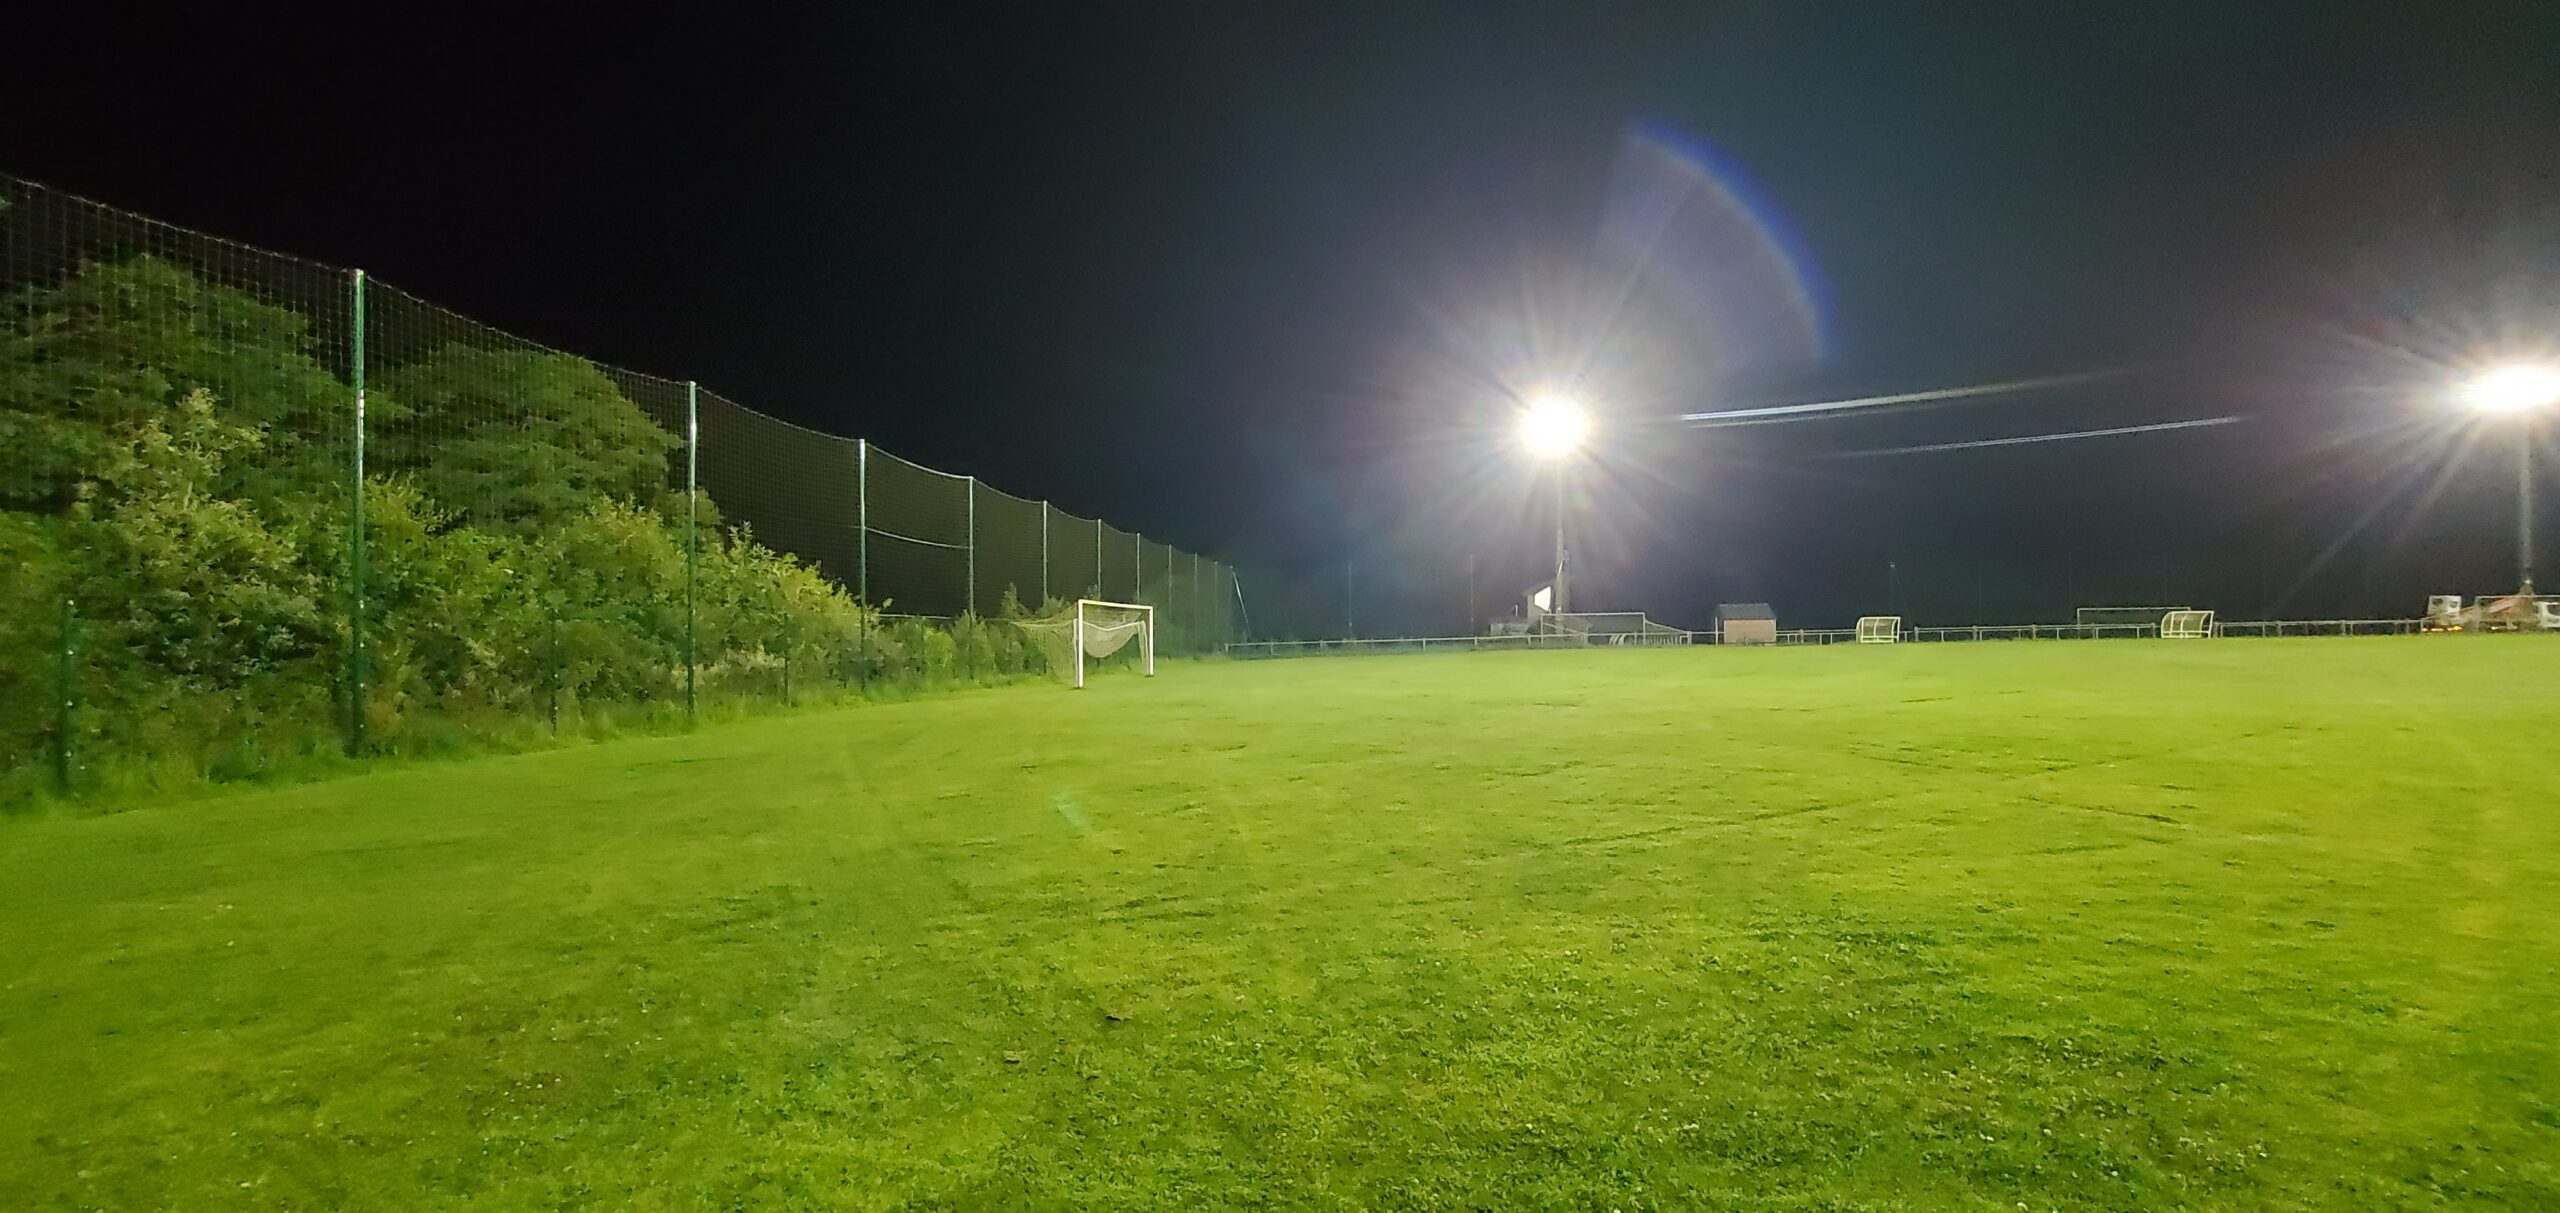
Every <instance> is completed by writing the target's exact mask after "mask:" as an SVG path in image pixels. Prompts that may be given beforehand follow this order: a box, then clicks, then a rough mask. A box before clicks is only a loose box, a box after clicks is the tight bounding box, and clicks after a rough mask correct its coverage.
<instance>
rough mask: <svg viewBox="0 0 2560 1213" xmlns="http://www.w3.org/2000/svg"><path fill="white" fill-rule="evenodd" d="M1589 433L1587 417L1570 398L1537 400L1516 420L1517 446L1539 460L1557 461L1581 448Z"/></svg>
mask: <svg viewBox="0 0 2560 1213" xmlns="http://www.w3.org/2000/svg"><path fill="white" fill-rule="evenodd" d="M1590 429H1591V419H1590V417H1589V416H1588V415H1586V414H1585V413H1584V412H1583V411H1582V405H1581V404H1579V403H1577V402H1576V401H1575V400H1574V399H1573V398H1572V397H1570V396H1564V395H1548V396H1541V397H1539V398H1537V399H1536V400H1534V401H1531V402H1530V404H1529V411H1528V412H1526V413H1523V414H1521V416H1520V443H1521V445H1523V446H1526V447H1528V448H1529V453H1531V454H1533V455H1536V456H1538V457H1540V458H1542V459H1557V458H1562V457H1563V456H1566V455H1570V454H1572V453H1573V452H1574V449H1575V448H1576V447H1579V446H1581V445H1582V438H1583V435H1585V434H1586V433H1589V432H1590Z"/></svg>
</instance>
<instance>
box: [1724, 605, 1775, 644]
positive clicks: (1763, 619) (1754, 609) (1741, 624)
mask: <svg viewBox="0 0 2560 1213" xmlns="http://www.w3.org/2000/svg"><path fill="white" fill-rule="evenodd" d="M1716 632H1717V633H1718V634H1719V635H1720V636H1721V637H1722V638H1723V640H1724V643H1726V644H1776V643H1778V613H1777V612H1776V611H1773V610H1770V609H1769V604H1768V603H1765V602H1723V603H1718V604H1716Z"/></svg>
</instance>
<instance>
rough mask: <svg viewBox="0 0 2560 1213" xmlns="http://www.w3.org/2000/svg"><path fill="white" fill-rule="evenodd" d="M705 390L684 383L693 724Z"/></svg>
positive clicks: (687, 660)
mask: <svg viewBox="0 0 2560 1213" xmlns="http://www.w3.org/2000/svg"><path fill="white" fill-rule="evenodd" d="M701 397H702V386H701V385H700V384H697V383H695V382H694V381H693V380H690V379H687V380H685V381H684V719H685V723H687V724H691V723H693V719H694V712H693V669H694V656H693V600H694V585H695V572H694V564H695V560H696V556H695V550H696V549H697V548H699V547H700V546H701V544H702V516H701V514H702V512H701V509H700V508H699V506H698V504H697V503H698V502H699V501H700V500H701V498H702V485H701V482H700V480H699V479H698V476H699V472H700V465H701V462H702V409H701V404H702V400H701Z"/></svg>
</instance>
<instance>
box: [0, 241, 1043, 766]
mask: <svg viewBox="0 0 2560 1213" xmlns="http://www.w3.org/2000/svg"><path fill="white" fill-rule="evenodd" d="M321 344H322V343H320V342H318V341H316V340H315V336H314V332H313V327H312V324H311V323H310V321H309V320H307V319H306V318H305V317H304V316H303V315H302V314H300V313H297V312H296V311H294V310H292V309H290V308H287V307H283V306H279V305H278V304H276V303H273V302H269V301H266V300H263V299H260V298H258V297H256V296H253V295H251V294H249V293H247V292H244V291H241V290H237V289H233V288H230V287H226V286H220V285H213V284H208V283H206V282H204V281H202V280H201V279H199V278H197V277H196V276H195V275H193V274H191V273H189V272H188V271H187V270H185V269H183V268H181V267H179V266H177V265H174V264H172V263H169V262H167V261H163V260H158V259H154V258H150V257H132V258H127V259H123V260H118V261H112V262H101V263H95V264H91V265H88V266H85V267H82V268H81V269H80V270H78V271H77V272H75V273H73V274H71V275H70V276H68V277H66V278H65V279H63V280H61V281H59V282H57V283H53V284H50V285H43V286H37V287H32V288H28V289H25V290H22V291H21V292H19V294H18V295H17V296H16V297H15V298H14V299H13V300H12V301H11V304H10V308H9V312H8V315H7V323H6V324H5V325H0V563H5V566H6V567H7V568H8V570H9V572H10V576H8V577H5V578H0V798H8V797H11V796H14V795H18V794H23V793H24V792H25V791H27V790H28V788H29V787H31V786H32V785H33V783H34V775H33V773H32V772H33V771H34V770H35V769H37V767H38V765H39V762H38V760H39V757H40V755H41V754H42V753H43V752H44V751H45V750H46V749H47V748H48V747H49V746H50V745H51V744H52V743H53V741H54V740H55V737H54V730H55V729H56V726H57V724H58V723H59V721H60V717H59V715H58V713H56V712H55V711H53V710H52V709H53V705H54V704H56V703H57V702H58V699H59V692H60V691H62V690H64V689H65V688H62V687H59V686H56V685H55V684H56V683H57V682H59V680H60V674H59V670H60V668H61V667H60V664H59V660H58V659H59V656H60V653H61V650H62V645H63V642H64V640H65V637H64V636H63V634H62V628H61V625H60V623H59V618H60V607H61V604H62V603H63V602H64V601H65V600H66V599H67V600H69V601H71V602H72V603H74V604H76V613H77V620H78V622H77V629H78V636H77V640H78V646H77V647H78V656H77V661H76V662H75V663H74V666H73V669H74V683H75V685H73V686H72V687H70V688H68V689H69V690H70V691H71V692H72V696H73V698H74V699H76V700H77V701H78V703H79V704H80V709H79V711H78V712H77V713H76V714H75V715H74V716H73V717H72V718H71V720H72V725H73V727H72V730H71V732H70V733H69V734H68V735H67V736H68V738H69V739H70V740H71V741H72V742H73V743H74V745H75V747H76V748H77V750H78V751H79V752H80V753H81V754H82V755H83V756H84V757H85V758H86V760H87V761H88V762H89V763H91V764H93V765H96V766H99V767H102V768H103V767H111V766H114V765H116V764H119V763H121V764H124V765H126V766H129V767H132V768H135V769H139V770H143V771H144V772H146V774H147V775H149V776H151V777H154V778H160V777H165V778H172V779H187V778H195V777H199V776H202V775H206V774H211V775H215V776H248V775H255V774H258V773H260V772H262V771H265V770H270V769H273V768H274V767H275V766H276V765H277V764H278V763H280V762H284V761H288V760H291V759H293V758H294V757H295V756H297V755H301V754H306V753H313V752H318V751H322V750H326V749H329V748H331V747H332V746H334V745H335V744H336V742H337V739H338V737H339V736H340V725H341V722H342V721H343V719H344V718H345V716H346V714H347V712H348V711H349V709H350V708H351V707H354V708H356V709H359V710H361V711H362V712H363V713H364V716H365V719H366V721H367V722H368V723H369V725H370V726H371V732H372V735H373V736H374V737H376V738H378V739H381V740H382V742H383V744H387V745H393V746H398V745H402V744H404V742H405V741H406V740H407V739H414V738H422V737H428V736H433V735H439V734H440V733H446V734H449V733H450V732H451V731H452V730H451V729H441V730H440V729H439V727H438V725H437V722H440V721H441V722H449V723H455V724H459V725H460V726H462V727H465V728H468V727H472V726H473V725H475V724H476V723H483V722H493V721H501V720H504V719H508V718H514V719H519V720H522V719H528V718H530V717H532V716H533V715H534V714H536V713H540V714H543V715H549V714H551V713H554V712H557V711H562V710H565V711H567V712H569V713H571V714H573V715H574V714H576V713H579V712H583V711H587V710H590V709H598V710H601V709H604V708H608V707H610V706H612V705H647V704H661V705H664V704H673V703H676V702H680V697H681V695H682V694H683V690H684V679H685V672H686V656H687V653H688V649H690V651H691V653H692V655H693V659H694V666H695V677H696V679H697V682H698V686H697V691H703V692H708V693H710V694H713V695H722V694H727V695H771V694H774V693H777V692H779V691H781V690H783V689H784V688H785V687H787V686H791V685H797V686H800V687H809V686H815V685H838V686H845V685H853V686H862V685H871V684H875V683H883V682H886V683H907V684H918V683H927V682H935V681H946V680H957V679H964V678H966V679H977V678H987V677H993V676H997V675H1000V674H1003V673H1007V672H1010V671H1013V670H1019V669H1022V668H1024V666H1025V665H1026V664H1027V663H1028V662H1029V661H1030V660H1031V659H1030V658H1027V657H1026V656H1024V646H1022V645H1021V644H1020V641H1019V637H1018V636H1016V635H1014V633H1013V629H1012V628H1011V627H1009V626H1001V627H999V626H995V625H990V624H987V623H983V622H981V621H978V620H975V619H968V620H964V621H963V622H962V623H961V625H960V627H959V637H958V638H956V639H955V636H954V635H953V634H952V633H950V632H946V631H944V630H942V629H938V628H932V627H928V626H926V625H924V624H922V623H921V622H919V621H914V620H903V621H898V622H897V623H895V624H890V623H889V622H887V621H884V620H883V619H882V618H881V617H880V616H879V615H878V613H877V612H875V611H873V610H872V609H871V608H869V607H866V606H864V605H863V604H860V603H857V602H855V601H854V600H853V599H852V598H851V597H850V596H848V595H847V594H846V593H845V592H844V591H843V590H842V589H841V588H840V587H838V586H836V585H835V584H834V583H832V582H829V581H828V580H826V579H825V578H824V577H822V576H820V575H819V574H818V572H817V571H816V570H815V569H812V568H810V567H809V566H808V565H806V564H804V563H802V562H800V561H799V560H797V559H795V558H793V557H790V556H787V555H784V554H780V553H776V552H774V551H771V550H769V549H767V548H765V547H763V546H761V545H759V544H758V543H756V542H755V540H754V537H753V536H752V535H751V534H750V533H749V532H748V531H747V529H746V528H745V527H743V526H740V527H736V528H723V527H722V526H721V525H720V524H719V522H718V521H717V520H718V518H719V511H718V507H717V506H716V505H715V504H713V503H711V502H709V501H708V500H703V501H701V502H699V503H698V508H696V509H694V510H692V511H690V514H691V516H692V518H693V519H694V521H693V522H691V523H689V522H688V518H687V514H688V511H684V510H677V509H669V508H667V505H668V502H669V500H670V498H668V496H667V494H666V492H665V490H666V487H667V479H668V468H669V456H670V455H671V454H672V453H674V452H676V451H678V450H680V449H681V443H680V442H679V440H678V439H677V438H676V437H675V436H674V435H672V434H669V433H667V432H666V431H665V430H663V429H661V428H659V427H658V426H657V425H656V424H654V423H652V422H651V421H650V419H649V418H648V416H647V415H646V414H645V413H643V412H642V411H641V409H640V408H639V407H638V406H636V405H635V404H634V403H633V402H632V401H631V400H630V399H629V398H628V397H627V396H626V395H625V394H624V393H623V392H622V391H621V389H620V388H619V387H618V386H617V385H616V384H615V382H614V380H613V379H612V377H611V376H609V375H607V374H605V373H604V372H603V371H601V370H599V369H598V368H596V367H595V366H593V365H592V364H589V363H587V362H584V361H582V360H580V359H577V358H573V357H569V356H567V355H563V354H557V353H552V352H549V351H542V350H531V349H491V348H483V347H480V346H473V345H464V344H448V345H445V346H442V347H439V348H436V349H434V350H432V351H430V352H429V353H427V354H426V356H424V357H422V358H420V359H418V360H416V361H414V362H411V363H408V364H406V365H399V366H393V367H390V368H387V369H382V370H379V371H378V372H377V373H376V374H374V375H373V376H371V382H370V383H369V386H368V390H367V393H366V397H367V400H366V404H367V425H368V431H369V433H368V447H369V452H370V455H371V457H370V458H369V460H368V465H369V466H368V468H367V471H368V473H369V474H368V476H367V478H366V480H365V481H364V484H363V493H364V505H365V509H364V518H365V533H364V536H363V548H364V551H365V555H366V560H367V563H368V565H369V569H368V572H367V576H366V578H365V582H364V585H365V595H364V598H365V601H364V618H365V628H364V631H363V636H364V640H365V656H366V659H367V663H368V665H369V666H370V671H371V673H370V676H369V678H368V679H367V681H366V686H365V697H364V702H363V703H361V704H360V705H351V704H350V703H349V702H348V699H349V696H350V694H351V690H350V688H351V685H352V684H351V683H350V682H349V681H348V679H347V676H346V674H347V670H348V666H349V661H348V658H349V649H350V645H351V643H352V633H351V631H350V629H349V619H350V615H351V608H352V607H353V602H352V598H353V595H352V593H351V583H350V580H349V577H348V572H349V564H350V560H349V555H350V548H351V543H350V539H351V536H350V535H349V533H348V531H349V524H350V522H351V521H352V518H353V511H352V510H351V509H350V508H349V506H350V504H351V501H350V497H351V494H352V492H353V488H354V477H353V467H352V458H351V457H352V454H353V450H352V447H353V442H352V432H353V424H352V423H353V398H354V396H353V391H352V389H351V388H350V386H349V384H348V383H347V382H346V381H345V380H344V379H342V378H341V377H340V373H339V369H338V368H336V367H334V366H332V365H331V361H332V359H333V358H334V357H335V356H336V354H335V351H334V349H323V348H321ZM688 525H698V526H700V527H701V530H700V531H699V532H698V533H696V534H694V535H693V536H691V537H690V538H691V541H692V545H691V546H692V548H693V553H692V558H693V559H692V563H693V567H692V570H691V572H690V574H688V568H687V546H688V544H687V541H688V536H687V534H686V527H687V526H688ZM689 577H690V582H689ZM689 584H690V588H691V594H690V596H688V592H687V591H688V585H689ZM688 606H690V609H688Z"/></svg>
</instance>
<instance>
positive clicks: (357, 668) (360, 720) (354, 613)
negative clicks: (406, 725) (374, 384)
mask: <svg viewBox="0 0 2560 1213" xmlns="http://www.w3.org/2000/svg"><path fill="white" fill-rule="evenodd" d="M347 282H348V289H349V291H350V292H351V299H350V303H351V305H352V307H353V311H354V316H353V327H352V330H351V333H350V336H349V338H348V350H347V368H348V369H347V375H348V379H349V381H350V386H352V387H354V388H355V393H356V416H355V446H354V457H353V458H352V459H351V460H349V464H350V469H349V470H350V473H351V479H350V482H349V484H348V486H347V488H348V501H349V506H348V525H347V753H348V755H349V756H356V755H361V754H363V753H364V748H365V740H364V684H365V668H364V656H365V654H364V582H365V541H364V361H365V358H364V271H363V270H349V271H347Z"/></svg>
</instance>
